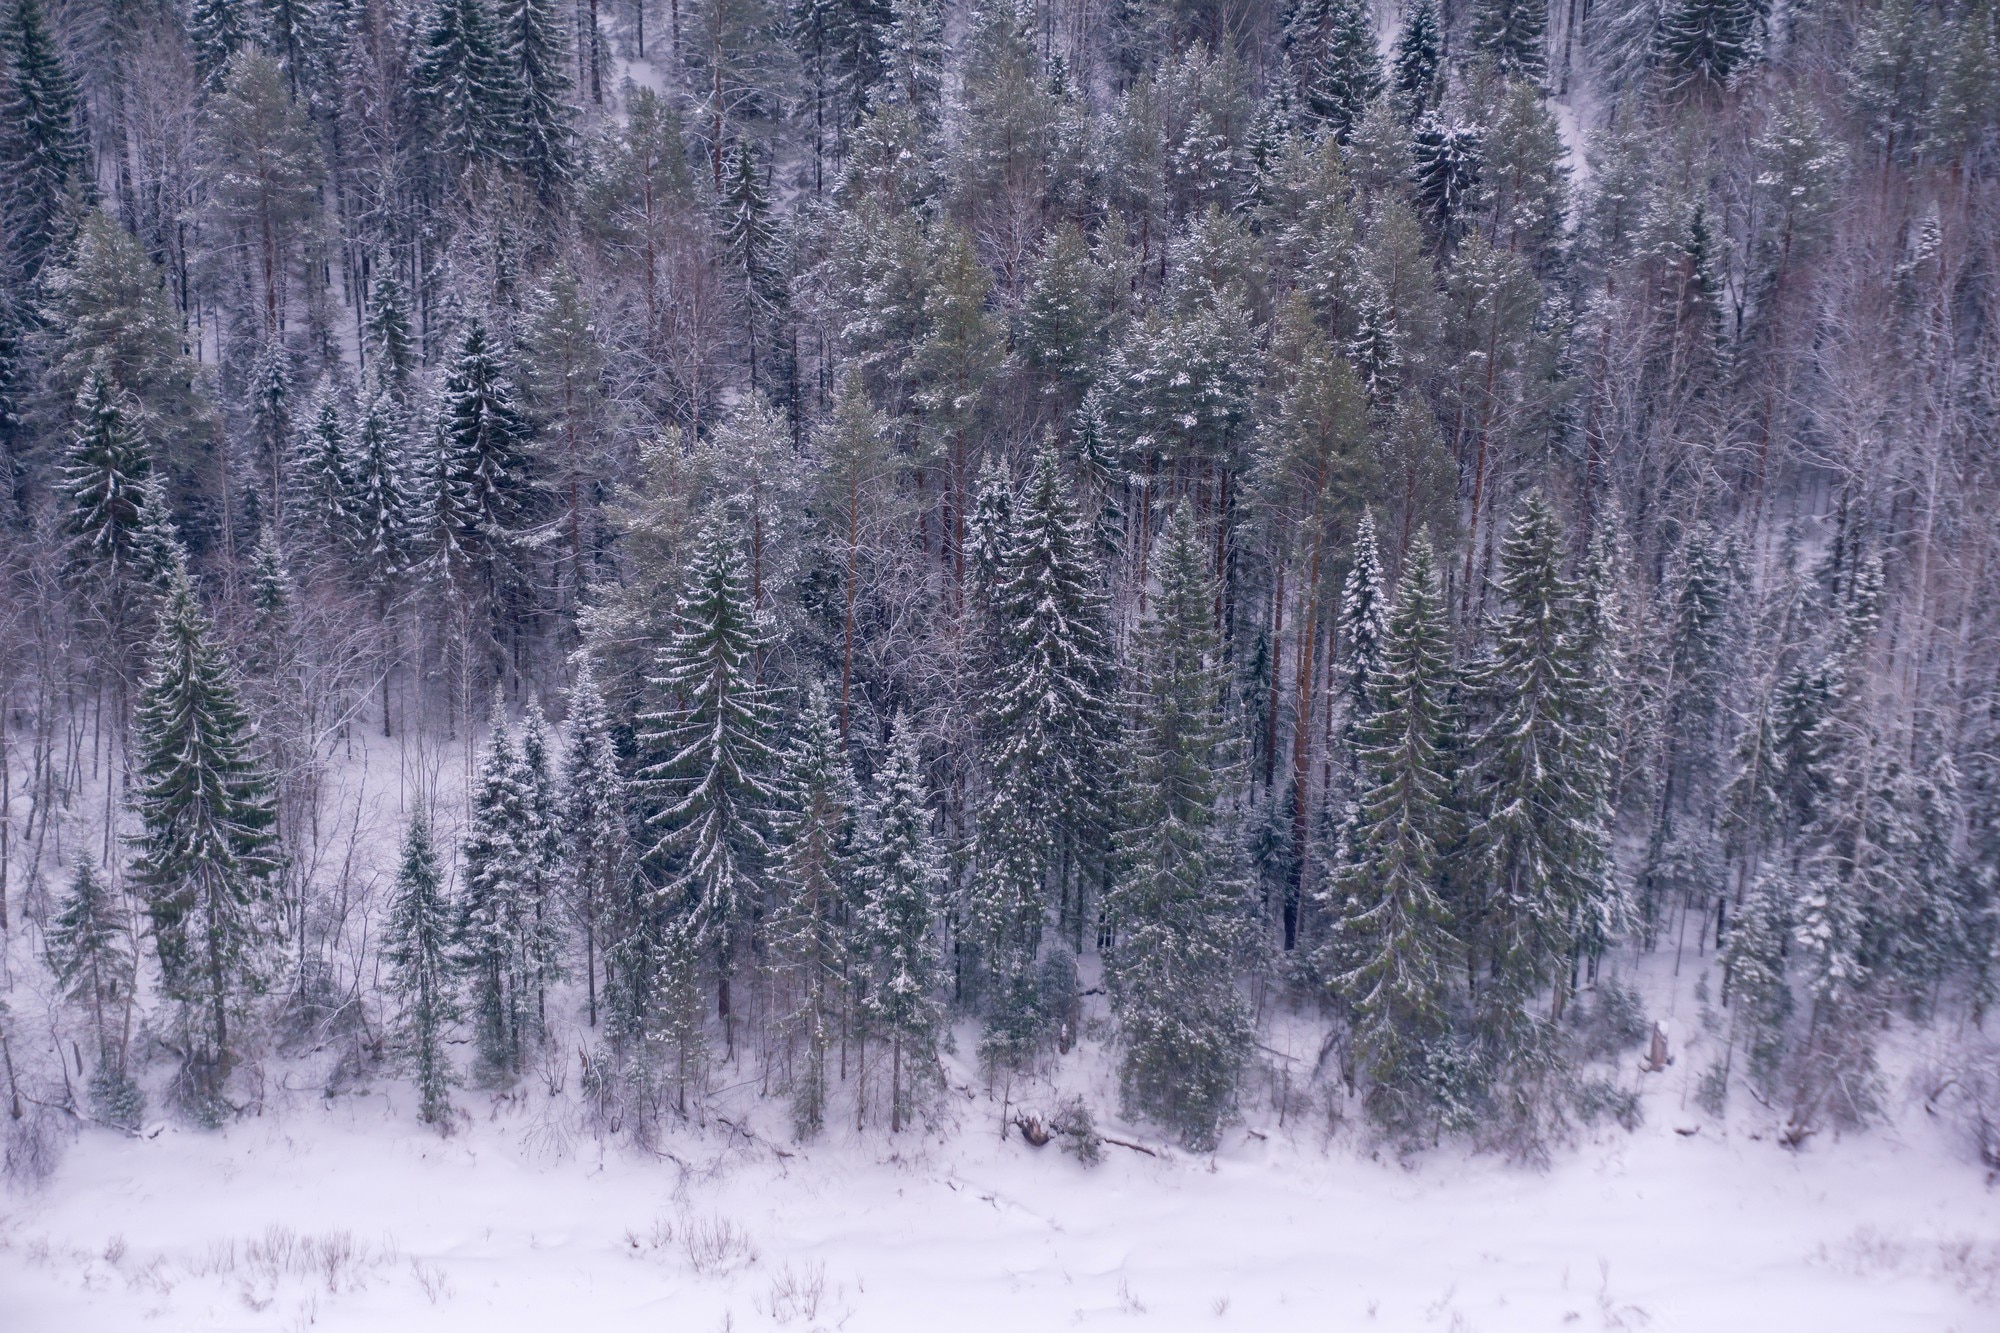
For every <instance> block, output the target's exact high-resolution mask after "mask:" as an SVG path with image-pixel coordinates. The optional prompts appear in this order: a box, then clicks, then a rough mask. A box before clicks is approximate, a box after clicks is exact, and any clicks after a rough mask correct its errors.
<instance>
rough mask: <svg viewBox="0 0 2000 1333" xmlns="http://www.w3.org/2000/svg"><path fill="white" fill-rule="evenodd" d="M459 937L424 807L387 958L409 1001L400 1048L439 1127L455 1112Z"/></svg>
mask: <svg viewBox="0 0 2000 1333" xmlns="http://www.w3.org/2000/svg"><path fill="white" fill-rule="evenodd" d="M452 939H453V922H452V910H451V903H450V900H449V898H448V897H447V896H446V893H445V885H444V876H443V873H442V872H441V871H440V870H439V868H438V861H437V853H436V852H435V851H434V850H433V849H432V847H431V825H430V819H429V817H428V816H427V815H426V814H425V813H424V808H423V806H422V805H418V807H417V808H416V810H415V811H414V812H413V813H412V814H411V816H410V828H409V832H408V833H407V834H405V835H404V838H403V863H402V866H401V868H400V869H398V871H397V872H396V884H395V889H394V896H393V897H392V898H391V899H390V902H389V919H388V921H387V923H386V924H385V925H384V927H383V942H382V957H383V960H384V961H386V962H387V963H388V964H389V982H388V989H389V992H390V994H392V995H394V996H395V997H396V998H397V999H398V1000H400V1001H401V1002H402V1009H401V1012H400V1013H399V1014H398V1015H397V1019H396V1025H395V1037H396V1048H397V1054H398V1055H399V1056H400V1057H401V1058H402V1059H403V1060H405V1061H406V1062H407V1063H408V1067H409V1069H410V1071H411V1072H412V1073H413V1074H414V1075H415V1076H416V1080H417V1105H418V1114H419V1116H421V1118H422V1119H423V1120H424V1122H425V1123H426V1124H432V1125H441V1124H444V1123H446V1122H447V1121H448V1120H449V1119H450V1116H451V1085H452V1083H453V1077H452V1069H451V1055H450V1053H449V1052H448V1051H447V1050H446V1049H445V1032H446V1029H447V1028H448V1027H449V1026H450V1025H451V1023H452V1022H453V1020H455V1019H456V1018H457V1017H458V1003H457V997H456V996H455V995H454V994H453V987H452V964H453V959H452Z"/></svg>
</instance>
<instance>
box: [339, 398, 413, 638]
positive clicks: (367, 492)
mask: <svg viewBox="0 0 2000 1333" xmlns="http://www.w3.org/2000/svg"><path fill="white" fill-rule="evenodd" d="M401 425H402V420H401V417H400V415H399V414H398V412H397V410H396V405H395V403H394V402H393V401H392V400H391V399H390V398H389V397H388V396H387V395H386V394H385V393H383V392H381V391H379V390H378V391H376V392H374V393H371V394H370V395H369V396H368V399H367V402H366V403H365V404H364V405H363V406H362V410H361V422H360V427H359V429H358V430H357V431H356V433H355V439H354V450H353V454H352V457H351V458H350V459H349V460H348V462H347V465H346V466H345V467H344V468H343V469H342V470H343V472H344V473H345V474H346V475H345V478H344V479H345V481H346V485H347V493H346V496H345V499H344V500H343V502H342V504H341V506H340V508H341V510H343V511H344V512H345V517H346V520H347V525H348V526H347V540H348V554H349V556H350V558H351V559H352V561H353V569H354V574H355V581H356V582H357V583H358V584H360V586H362V587H363V588H366V589H368V590H369V591H370V592H371V593H373V594H374V598H375V614H376V617H377V618H378V619H380V618H381V617H383V616H385V615H386V614H387V613H388V608H389V602H390V597H391V594H392V591H393V588H394V584H395V581H396V579H397V578H398V577H399V576H401V575H402V573H403V572H404V571H405V570H406V569H407V568H408V567H409V566H410V564H411V563H412V558H413V556H414V554H415V552H414V551H413V549H412V548H413V542H414V539H415V537H416V534H415V533H414V532H413V531H412V528H413V526H414V524H413V511H414V510H415V508H416V497H415V496H414V495H413V494H412V493H411V489H412V488H411V485H410V479H409V477H408V476H407V475H406V473H405V460H404V457H403V448H402V443H403V442H402V438H401V436H402V431H401Z"/></svg>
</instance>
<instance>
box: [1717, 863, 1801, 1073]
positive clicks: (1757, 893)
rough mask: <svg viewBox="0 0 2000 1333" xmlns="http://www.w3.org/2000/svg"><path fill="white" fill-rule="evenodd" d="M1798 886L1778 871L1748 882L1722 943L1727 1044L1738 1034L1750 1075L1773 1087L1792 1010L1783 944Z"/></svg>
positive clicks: (1785, 943) (1789, 926) (1786, 938)
mask: <svg viewBox="0 0 2000 1333" xmlns="http://www.w3.org/2000/svg"><path fill="white" fill-rule="evenodd" d="M1797 893H1798V890H1797V886H1796V885H1795V884H1794V883H1793V882H1792V881H1791V879H1790V878H1789V877H1788V876H1786V875H1785V874H1783V873H1782V872H1778V871H1771V872H1767V873H1766V874H1764V875H1761V876H1759V877H1758V878H1757V880H1756V881H1755V882H1754V883H1752V884H1751V886H1750V889H1749V892H1747V893H1746V894H1745V895H1744V898H1743V905H1742V906H1741V907H1740V908H1738V909H1737V913H1736V920H1735V921H1734V922H1733V923H1732V924H1731V925H1730V928H1729V935H1728V937H1727V939H1726V940H1725V941H1724V943H1723V947H1722V975H1723V999H1724V1001H1725V1002H1726V1003H1727V1004H1728V1005H1729V1006H1730V1008H1731V1010H1732V1011H1733V1015H1732V1020H1731V1024H1730V1037H1731V1043H1732V1044H1731V1049H1732V1052H1733V1050H1734V1042H1735V1039H1736V1038H1737V1037H1738V1035H1739V1034H1740V1035H1741V1037H1742V1039H1743V1040H1744V1042H1745V1043H1746V1044H1747V1046H1748V1051H1747V1054H1748V1055H1749V1059H1750V1076H1751V1078H1752V1079H1754V1080H1755V1081H1756V1082H1757V1084H1758V1085H1759V1086H1760V1087H1761V1088H1763V1089H1764V1090H1766V1091H1773V1090H1775V1087H1776V1083H1777V1078H1778V1073H1779V1067H1780V1062H1781V1060H1782V1059H1783V1056H1784V1049H1785V1026H1786V1023H1787V1022H1788V1021H1789V1020H1790V1018H1791V1015H1792V987H1791V982H1790V981H1789V980H1788V979H1787V977H1786V971H1785V963H1786V953H1787V948H1786V945H1787V943H1788V941H1789V939H1790V936H1791V934H1792V930H1793V921H1792V911H1793V904H1794V901H1795V899H1796V897H1797Z"/></svg>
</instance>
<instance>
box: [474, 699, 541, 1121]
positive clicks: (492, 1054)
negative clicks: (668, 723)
mask: <svg viewBox="0 0 2000 1333" xmlns="http://www.w3.org/2000/svg"><path fill="white" fill-rule="evenodd" d="M521 778H522V767H521V760H520V755H519V753H518V751H517V750H516V748H515V743H514V736H513V732H512V730H511V728H509V727H508V725H507V718H506V714H505V713H503V712H502V711H501V709H500V707H499V705H498V702H497V701H496V702H495V705H494V709H493V721H492V727H491V731H490V735H489V738H488V741H487V749H486V757H485V759H484V760H483V761H482V762H481V764H480V767H479V777H478V780H477V782H476V784H475V786H474V788H473V792H472V822H471V825H470V826H469V827H468V828H467V830H466V835H465V843H464V846H463V847H462V848H461V850H460V855H461V859H462V863H463V865H464V871H463V878H462V883H461V888H460V890H459V897H458V904H457V912H456V916H455V919H454V922H453V945H454V962H455V963H456V965H457V967H458V968H459V970H461V971H462V972H463V973H464V974H465V976H466V978H467V980H468V982H469V984H470V986H471V1000H472V1022H473V1033H474V1036H475V1037H476V1038H477V1041H478V1045H479V1058H480V1063H481V1065H482V1067H483V1072H484V1074H485V1076H486V1077H487V1078H488V1079H489V1080H491V1081H493V1082H496V1083H502V1084H504V1083H506V1082H508V1081H510V1080H512V1079H513V1078H514V1077H516V1076H518V1075H519V1074H520V1072H521V1070H522V1066H523V1062H524V1058H525V1056H526V1052H527V1048H528V1045H529V1042H530V1041H531V1039H532V1038H533V1036H534V1035H535V1033H534V1023H535V1019H536V1013H535V1010H534V996H533V992H532V989H531V987H532V979H531V977H530V976H529V974H528V972H527V968H526V966H525V962H526V957H527V953H528V949H529V946H530V943H531V931H532V927H533V924H534V903H533V902H532V901H531V899H530V896H529V895H530V888H529V885H528V883H527V882H526V881H527V878H528V876H529V874H530V873H531V867H530V865H529V862H530V858H531V857H532V855H533V848H532V845H531V844H530V842H529V837H530V834H531V829H530V816H529V810H528V793H527V792H526V791H524V790H523V789H522V785H521Z"/></svg>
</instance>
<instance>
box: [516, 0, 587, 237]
mask: <svg viewBox="0 0 2000 1333" xmlns="http://www.w3.org/2000/svg"><path fill="white" fill-rule="evenodd" d="M498 26H499V29H500V41H499V43H498V44H499V46H500V48H501V50H502V51H503V52H504V54H503V55H502V56H501V59H502V60H503V61H505V62H508V63H511V65H512V67H513V69H512V78H511V79H510V80H509V82H510V83H511V85H512V87H511V92H512V94H513V105H512V107H511V114H510V119H509V123H510V125H511V127H512V131H513V141H512V143H511V144H510V145H509V149H508V157H509V158H510V159H511V160H512V161H513V162H514V163H515V164H516V165H518V166H519V167H520V168H521V170H522V171H524V172H526V173H527V176H528V180H529V182H530V183H531V184H532V185H533V186H534V187H535V191H536V193H537V195H538V196H539V198H540V199H541V201H542V203H543V204H545V205H554V204H556V203H557V201H558V200H559V199H560V197H561V193H562V189H563V186H564V184H565V183H566V182H567V181H568V180H569V178H570V175H571V173H572V172H573V171H574V170H575V161H574V157H575V154H574V149H573V145H572V142H571V140H572V138H573V132H572V130H571V127H570V110H569V97H570V93H571V92H572V90H573V89H574V87H575V81H574V80H573V79H572V78H571V77H570V72H569V71H570V53H569V49H568V47H569V43H568V40H567V38H566V37H565V35H564V30H563V29H564V24H563V15H562V12H561V10H560V9H559V8H557V6H556V5H555V3H554V2H553V0H502V3H501V6H500V14H499V25H498Z"/></svg>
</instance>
